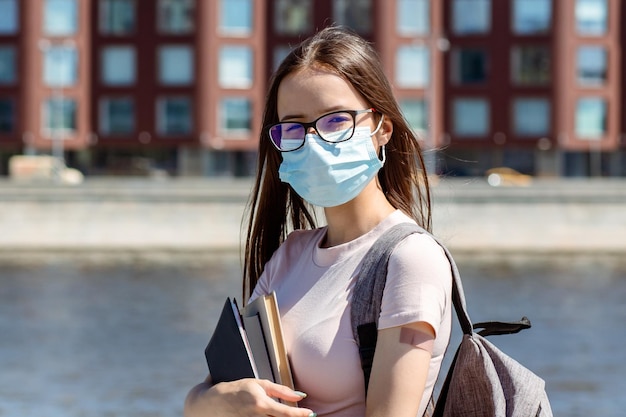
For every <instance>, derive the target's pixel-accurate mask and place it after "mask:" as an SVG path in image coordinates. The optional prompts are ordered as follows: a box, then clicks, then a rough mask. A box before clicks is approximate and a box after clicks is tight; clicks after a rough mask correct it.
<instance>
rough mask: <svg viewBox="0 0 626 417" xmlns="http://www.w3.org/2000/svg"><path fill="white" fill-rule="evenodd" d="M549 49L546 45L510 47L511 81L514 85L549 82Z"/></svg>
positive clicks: (544, 83)
mask: <svg viewBox="0 0 626 417" xmlns="http://www.w3.org/2000/svg"><path fill="white" fill-rule="evenodd" d="M550 57H551V55H550V49H549V48H548V47H547V46H534V45H528V46H514V47H513V48H512V49H511V79H512V80H511V81H512V82H513V84H515V85H546V84H548V83H549V82H550V79H551V77H550V66H551V63H550V62H551V58H550Z"/></svg>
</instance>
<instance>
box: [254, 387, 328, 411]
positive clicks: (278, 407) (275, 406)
mask: <svg viewBox="0 0 626 417" xmlns="http://www.w3.org/2000/svg"><path fill="white" fill-rule="evenodd" d="M255 382H256V383H257V384H259V385H260V386H261V388H263V390H264V391H265V393H266V394H267V395H268V396H269V397H272V398H278V399H281V400H286V401H291V402H298V401H300V400H302V399H304V398H306V394H305V393H303V392H300V391H294V390H292V389H290V388H288V387H286V386H284V385H280V384H276V383H273V382H270V381H267V380H255ZM267 407H268V410H267V411H268V414H269V415H271V416H274V417H316V416H317V414H316V413H315V412H313V411H312V410H309V409H307V408H296V407H290V406H288V405H285V404H281V403H279V402H277V401H272V402H271V403H268V404H267Z"/></svg>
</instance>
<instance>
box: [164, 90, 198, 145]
mask: <svg viewBox="0 0 626 417" xmlns="http://www.w3.org/2000/svg"><path fill="white" fill-rule="evenodd" d="M191 111H192V106H191V99H190V98H189V97H162V98H160V99H159V100H158V101H157V132H159V134H160V135H163V136H171V135H186V134H189V133H191V129H192V117H191Z"/></svg>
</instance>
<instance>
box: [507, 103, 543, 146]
mask: <svg viewBox="0 0 626 417" xmlns="http://www.w3.org/2000/svg"><path fill="white" fill-rule="evenodd" d="M513 131H514V132H515V134H516V135H517V136H534V137H537V136H544V135H547V134H548V133H549V131H550V102H549V101H548V100H547V99H545V98H518V99H515V100H514V101H513Z"/></svg>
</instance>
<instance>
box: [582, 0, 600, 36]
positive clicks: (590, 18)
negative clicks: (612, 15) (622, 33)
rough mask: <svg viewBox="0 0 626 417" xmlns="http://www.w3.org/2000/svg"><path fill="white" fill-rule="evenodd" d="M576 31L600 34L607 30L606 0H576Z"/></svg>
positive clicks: (585, 33)
mask: <svg viewBox="0 0 626 417" xmlns="http://www.w3.org/2000/svg"><path fill="white" fill-rule="evenodd" d="M575 13H576V31H577V32H578V34H579V35H583V36H600V35H604V34H605V33H606V32H607V18H608V5H607V1H606V0H576V11H575Z"/></svg>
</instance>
